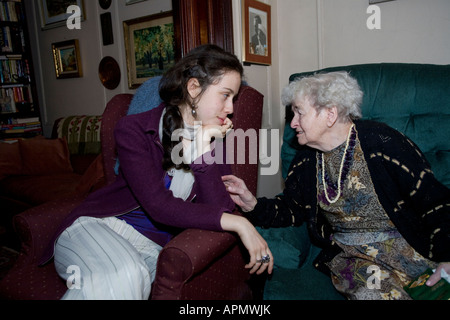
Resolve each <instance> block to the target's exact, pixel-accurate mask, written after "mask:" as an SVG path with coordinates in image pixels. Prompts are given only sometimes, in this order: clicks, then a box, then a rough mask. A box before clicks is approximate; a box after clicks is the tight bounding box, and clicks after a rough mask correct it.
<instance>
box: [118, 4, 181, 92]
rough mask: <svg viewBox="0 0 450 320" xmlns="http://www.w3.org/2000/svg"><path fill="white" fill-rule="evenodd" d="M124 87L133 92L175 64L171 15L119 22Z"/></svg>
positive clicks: (162, 14) (167, 13)
mask: <svg viewBox="0 0 450 320" xmlns="http://www.w3.org/2000/svg"><path fill="white" fill-rule="evenodd" d="M123 28H124V38H125V51H126V60H127V73H128V87H129V88H130V89H137V88H138V87H139V86H140V85H141V84H143V83H144V82H145V81H147V80H148V79H150V78H153V77H156V76H159V75H162V74H164V72H165V71H167V70H168V69H169V68H170V67H172V66H173V65H174V64H175V56H176V55H175V53H176V46H175V35H174V19H173V12H172V11H168V12H163V13H159V14H154V15H150V16H145V17H141V18H137V19H132V20H127V21H124V22H123Z"/></svg>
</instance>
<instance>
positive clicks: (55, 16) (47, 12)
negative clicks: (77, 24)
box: [39, 0, 85, 30]
mask: <svg viewBox="0 0 450 320" xmlns="http://www.w3.org/2000/svg"><path fill="white" fill-rule="evenodd" d="M70 6H75V7H73V8H76V9H75V10H74V11H69V13H68V12H67V11H68V8H69V7H70ZM39 7H40V11H41V26H42V29H44V30H45V29H50V28H56V27H61V26H66V25H67V21H68V19H71V18H74V17H75V16H76V17H79V19H80V21H83V20H84V19H85V13H84V3H83V0H39Z"/></svg>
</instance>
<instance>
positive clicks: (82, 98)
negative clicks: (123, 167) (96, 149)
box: [24, 0, 172, 136]
mask: <svg viewBox="0 0 450 320" xmlns="http://www.w3.org/2000/svg"><path fill="white" fill-rule="evenodd" d="M24 2H25V4H26V6H27V7H26V9H27V13H28V19H29V29H30V31H31V32H30V33H31V38H32V40H31V41H32V48H33V59H34V65H35V69H36V73H37V76H38V79H37V82H38V87H39V91H40V92H41V95H40V97H39V98H40V106H41V114H42V118H43V119H42V120H43V125H44V132H45V135H46V136H49V135H50V134H51V129H52V125H53V122H54V120H55V119H57V118H59V117H62V116H67V115H72V114H79V115H82V114H87V115H92V114H101V113H102V112H103V110H104V108H105V105H106V103H107V101H109V100H110V99H111V98H112V97H113V96H114V95H115V94H118V93H123V92H134V91H133V90H129V89H128V80H127V65H126V58H125V56H126V54H125V47H124V45H123V24H122V23H123V21H126V20H129V19H134V18H137V17H141V16H146V15H151V14H155V13H160V12H162V11H170V10H172V4H171V1H167V0H147V1H144V2H140V3H136V4H133V5H128V6H127V5H125V0H113V1H112V4H111V7H110V8H109V9H107V10H103V9H102V8H101V7H100V6H99V4H98V1H97V0H95V1H94V0H84V11H85V15H86V19H85V20H84V21H83V22H82V23H81V30H69V29H68V28H67V27H65V26H63V27H58V28H53V29H48V30H42V29H41V20H40V14H39V13H40V8H39V5H38V1H36V0H24ZM104 12H111V15H112V21H113V35H114V44H112V45H108V46H103V40H102V34H101V26H100V14H102V13H104ZM71 39H78V40H79V42H80V56H81V59H82V68H83V77H81V78H74V79H60V80H58V79H56V77H55V72H54V66H53V58H52V52H51V45H52V43H55V42H60V41H65V40H71ZM105 56H112V57H113V58H115V59H116V60H117V62H118V63H119V65H120V69H121V82H120V84H119V86H118V87H117V88H116V89H114V90H108V89H106V88H104V87H103V85H102V84H101V82H100V80H99V77H98V66H99V63H100V61H101V60H102V58H104V57H105Z"/></svg>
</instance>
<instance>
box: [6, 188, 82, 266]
mask: <svg viewBox="0 0 450 320" xmlns="http://www.w3.org/2000/svg"><path fill="white" fill-rule="evenodd" d="M84 197H85V196H81V195H80V196H71V197H70V198H62V199H58V200H54V201H50V202H46V203H44V204H42V205H40V206H37V207H33V208H31V209H28V210H26V211H24V212H22V213H20V214H18V215H17V216H15V217H14V219H13V223H14V228H15V230H16V232H17V235H18V236H19V238H20V241H21V243H22V247H21V251H20V256H19V260H18V261H17V265H19V264H20V265H22V264H32V263H38V261H39V259H40V258H41V257H42V254H43V252H44V250H45V248H46V247H47V245H48V243H49V241H50V239H51V237H52V235H53V234H54V232H56V229H57V228H58V226H59V225H60V223H61V222H62V221H63V219H64V218H65V217H66V216H67V215H68V214H69V213H70V212H71V211H72V210H73V209H74V208H75V207H76V206H77V205H78V204H80V203H81V201H83V199H84Z"/></svg>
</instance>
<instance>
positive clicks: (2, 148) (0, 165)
mask: <svg viewBox="0 0 450 320" xmlns="http://www.w3.org/2000/svg"><path fill="white" fill-rule="evenodd" d="M21 173H22V158H21V156H20V148H19V144H18V143H17V142H15V143H6V142H0V179H2V178H4V177H5V176H8V175H18V174H21Z"/></svg>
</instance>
